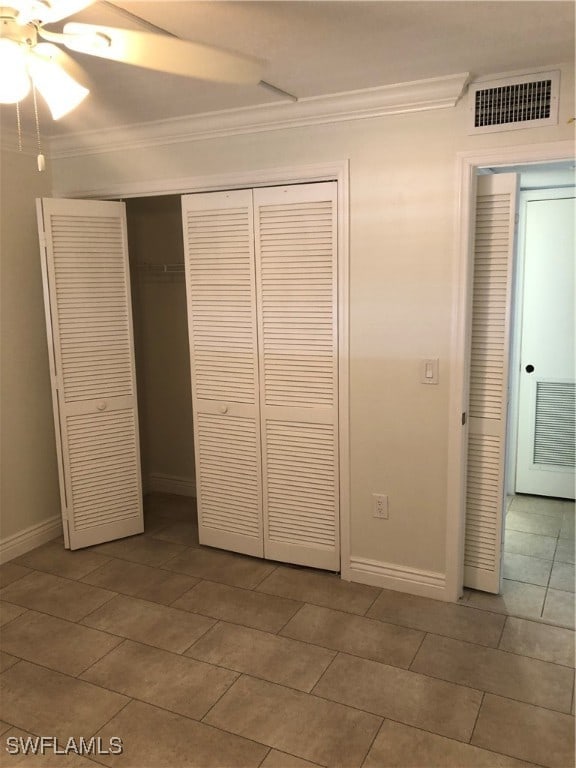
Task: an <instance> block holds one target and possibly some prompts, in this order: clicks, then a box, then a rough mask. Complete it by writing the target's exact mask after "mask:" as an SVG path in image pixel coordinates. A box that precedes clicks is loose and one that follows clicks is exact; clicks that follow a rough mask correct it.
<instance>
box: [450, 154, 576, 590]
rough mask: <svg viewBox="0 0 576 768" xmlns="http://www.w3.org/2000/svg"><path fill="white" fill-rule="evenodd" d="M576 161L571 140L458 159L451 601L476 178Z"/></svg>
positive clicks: (459, 576) (461, 495) (460, 558)
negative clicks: (498, 170) (480, 172)
mask: <svg viewBox="0 0 576 768" xmlns="http://www.w3.org/2000/svg"><path fill="white" fill-rule="evenodd" d="M573 157H574V144H573V142H571V141H556V142H549V143H542V144H527V145H520V146H512V147H499V148H493V149H486V150H481V151H469V152H459V153H458V155H457V169H456V170H457V190H458V202H457V216H456V231H455V246H454V258H453V270H452V285H453V286H454V293H453V297H452V308H451V323H452V338H451V352H450V360H451V376H450V400H449V435H448V476H447V513H446V588H445V589H446V598H445V599H446V600H450V601H452V602H456V601H457V600H458V598H459V597H460V596H461V595H462V588H463V579H464V523H465V520H464V514H465V510H464V499H465V473H466V456H465V450H466V444H467V433H468V430H467V428H466V427H464V428H463V427H462V422H461V417H462V413H465V412H466V410H467V408H468V378H469V377H468V358H469V355H468V347H469V337H470V317H471V303H472V301H471V298H472V269H471V266H472V258H471V253H472V250H471V244H472V233H473V229H472V222H471V216H472V214H473V212H474V198H475V184H474V179H475V174H476V170H477V169H478V168H480V167H485V166H488V167H492V168H493V167H499V166H508V165H529V164H538V163H546V162H554V161H561V160H569V159H572V158H573Z"/></svg>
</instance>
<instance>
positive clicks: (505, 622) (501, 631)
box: [496, 616, 530, 658]
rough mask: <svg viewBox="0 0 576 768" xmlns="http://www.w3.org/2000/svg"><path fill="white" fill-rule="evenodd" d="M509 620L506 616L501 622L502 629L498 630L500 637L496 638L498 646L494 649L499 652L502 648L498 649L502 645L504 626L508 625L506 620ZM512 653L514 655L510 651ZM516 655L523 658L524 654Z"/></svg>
mask: <svg viewBox="0 0 576 768" xmlns="http://www.w3.org/2000/svg"><path fill="white" fill-rule="evenodd" d="M509 618H510V617H509V616H506V618H505V619H504V621H503V622H502V629H501V630H500V637H499V638H498V644H497V645H496V649H497V650H499V651H501V650H503V649H502V648H500V645H501V643H502V638H503V637H504V630H505V629H506V624H508V619H509ZM512 653H514V651H512ZM518 655H519V656H523V655H524V654H518ZM527 658H530V657H527Z"/></svg>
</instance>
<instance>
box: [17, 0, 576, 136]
mask: <svg viewBox="0 0 576 768" xmlns="http://www.w3.org/2000/svg"><path fill="white" fill-rule="evenodd" d="M7 2H8V3H9V0H7ZM114 6H116V8H115V7H114ZM119 8H120V9H125V10H127V11H129V12H130V13H132V14H136V15H137V16H139V17H141V18H142V19H145V20H147V21H148V22H151V23H153V24H155V25H157V26H159V27H162V28H163V29H165V30H167V31H168V32H171V33H173V34H176V35H177V36H178V37H182V38H185V39H190V40H195V41H198V42H203V43H208V44H212V45H216V46H219V47H222V48H227V49H230V50H233V51H237V52H239V53H244V54H248V55H252V56H257V57H259V58H262V59H264V60H265V61H266V62H267V69H266V74H265V79H266V80H267V81H269V82H271V83H273V84H275V85H277V86H279V87H280V88H282V89H284V90H286V91H289V92H291V93H293V94H295V95H297V96H299V97H307V96H319V95H322V94H329V93H337V92H340V91H349V90H356V89H362V88H369V87H373V86H379V85H387V84H390V83H398V82H406V81H410V80H419V79H423V78H429V77H437V76H442V75H449V74H455V73H459V72H470V73H471V74H472V76H473V77H477V76H480V75H486V74H492V73H498V72H506V71H512V70H521V69H526V68H531V67H537V66H546V65H549V64H557V63H560V62H564V61H573V60H574V9H575V4H574V3H573V2H563V1H561V0H558V1H557V0H543V1H539V0H527V1H524V0H495V1H490V2H484V1H483V0H454V1H452V2H446V1H445V0H427V1H425V2H422V1H420V0H393V1H391V2H390V1H389V0H373V1H372V2H363V1H362V0H339V1H337V2H332V1H331V0H312V1H307V0H302V1H296V0H292V1H291V2H284V0H271V1H270V0H262V1H261V2H245V1H244V0H234V1H232V2H226V1H220V0H206V1H204V2H196V0H190V1H189V0H162V1H161V2H155V1H153V0H141V1H135V2H133V1H132V0H114V3H113V4H112V3H105V2H97V3H96V4H95V5H94V6H92V7H91V8H88V9H87V10H85V11H84V12H82V13H80V14H78V15H77V16H76V17H75V19H76V20H79V21H86V22H89V23H102V24H106V25H109V26H123V27H128V28H134V29H138V28H140V29H143V27H142V26H139V25H138V23H136V22H134V20H132V19H131V18H130V17H129V16H126V15H125V14H123V13H122V12H121V10H118V9H119ZM55 28H57V27H55ZM73 55H74V57H75V58H76V60H77V61H78V62H80V63H81V64H82V66H83V67H84V68H85V70H86V72H87V74H88V76H89V79H90V88H91V93H90V96H89V97H88V98H87V99H86V101H85V102H84V103H83V104H82V105H81V106H80V107H79V108H78V109H77V110H76V111H75V112H73V113H72V114H71V115H69V116H67V117H66V118H63V119H62V120H60V121H59V122H57V123H55V122H53V121H52V119H51V118H50V116H49V114H48V112H47V110H45V108H44V107H43V106H42V107H41V123H42V132H43V133H46V134H49V133H52V134H62V133H67V132H70V131H79V130H86V129H105V128H106V127H107V126H117V125H126V124H131V123H137V122H142V121H150V120H161V119H166V118H171V117H178V116H181V115H188V114H194V113H202V112H208V111H214V110H221V109H230V108H235V107H245V106H250V105H256V104H264V103H268V102H271V101H276V100H277V99H278V98H279V97H277V96H276V95H273V94H271V93H270V92H268V91H266V90H264V89H263V88H261V87H259V86H232V85H221V84H214V83H208V82H204V81H200V80H193V79H186V78H182V77H176V76H171V75H163V74H160V73H156V72H151V71H150V70H146V69H141V68H137V67H131V66H128V65H124V64H119V63H116V62H110V61H103V60H99V59H95V58H93V57H91V56H82V55H81V54H73ZM31 101H32V100H31V98H28V99H27V101H26V102H25V104H24V105H23V116H24V119H25V127H26V128H27V129H28V130H29V129H30V128H31V126H32V125H33V122H32V118H33V111H32V104H31ZM11 124H13V125H15V109H14V107H11V106H10V107H3V108H2V125H3V126H6V127H7V126H9V125H11Z"/></svg>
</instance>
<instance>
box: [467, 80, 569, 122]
mask: <svg viewBox="0 0 576 768" xmlns="http://www.w3.org/2000/svg"><path fill="white" fill-rule="evenodd" d="M559 84H560V73H559V72H557V71H556V72H540V73H538V74H535V75H525V76H522V77H517V78H514V79H507V80H493V81H491V82H483V83H477V84H476V85H472V86H471V87H470V96H469V98H470V118H471V123H470V130H469V133H487V132H494V131H509V130H514V129H516V128H527V127H534V126H540V125H557V124H558V87H559Z"/></svg>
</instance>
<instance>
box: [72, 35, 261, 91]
mask: <svg viewBox="0 0 576 768" xmlns="http://www.w3.org/2000/svg"><path fill="white" fill-rule="evenodd" d="M60 41H61V42H63V43H64V44H65V45H66V47H67V48H70V49H71V50H73V51H79V52H80V53H88V54H91V55H92V56H100V57H102V58H104V59H112V60H114V61H122V62H125V63H127V64H134V65H136V66H138V67H146V68H147V69H155V70H158V71H160V72H169V73H170V74H173V75H184V76H185V77H197V78H201V79H203V80H216V81H219V82H225V83H258V82H259V81H260V80H261V79H262V73H263V70H264V62H262V61H261V60H260V59H255V58H252V57H248V56H242V55H239V54H236V53H230V52H228V51H223V50H220V49H219V48H214V47H212V46H210V45H203V44H202V43H193V42H190V41H188V40H180V39H179V38H177V37H169V36H168V35H156V34H152V33H150V32H136V31H133V30H128V29H118V28H116V27H101V26H97V25H93V24H78V23H74V22H71V23H68V24H66V25H65V27H64V36H63V37H62V38H61V39H60Z"/></svg>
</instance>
